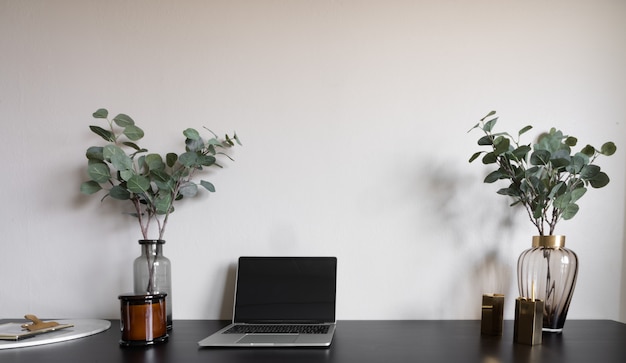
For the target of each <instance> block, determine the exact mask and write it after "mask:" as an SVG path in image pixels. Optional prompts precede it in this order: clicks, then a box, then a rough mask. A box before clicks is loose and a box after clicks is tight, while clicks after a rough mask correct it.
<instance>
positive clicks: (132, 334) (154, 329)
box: [119, 294, 168, 346]
mask: <svg viewBox="0 0 626 363" xmlns="http://www.w3.org/2000/svg"><path fill="white" fill-rule="evenodd" d="M165 296H166V294H144V295H141V294H140V295H137V294H125V295H120V296H119V299H120V312H121V319H120V330H121V333H122V338H121V340H120V345H121V346H136V345H152V344H158V343H164V342H166V341H167V339H168V335H167V309H166V303H165Z"/></svg>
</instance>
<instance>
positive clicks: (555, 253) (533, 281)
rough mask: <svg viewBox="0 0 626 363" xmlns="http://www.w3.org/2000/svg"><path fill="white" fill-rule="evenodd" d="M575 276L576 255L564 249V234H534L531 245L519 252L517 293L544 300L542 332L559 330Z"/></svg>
mask: <svg viewBox="0 0 626 363" xmlns="http://www.w3.org/2000/svg"><path fill="white" fill-rule="evenodd" d="M577 276H578V256H576V253H574V251H572V250H570V249H568V248H565V236H558V235H550V236H534V237H533V243H532V248H530V249H528V250H525V251H524V252H522V254H521V255H520V257H519V259H518V261H517V279H518V287H519V292H520V296H521V297H526V298H533V297H534V298H535V299H539V300H543V301H544V311H543V331H545V332H555V333H560V332H562V331H563V326H564V324H565V319H566V317H567V311H568V310H569V305H570V302H571V301H572V296H573V295H574V288H575V287H576V277H577Z"/></svg>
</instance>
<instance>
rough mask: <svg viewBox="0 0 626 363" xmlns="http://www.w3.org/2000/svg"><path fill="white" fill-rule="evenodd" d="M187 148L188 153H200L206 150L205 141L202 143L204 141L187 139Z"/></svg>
mask: <svg viewBox="0 0 626 363" xmlns="http://www.w3.org/2000/svg"><path fill="white" fill-rule="evenodd" d="M185 147H186V150H187V151H193V152H196V151H200V150H202V148H204V141H202V139H200V138H199V139H186V140H185Z"/></svg>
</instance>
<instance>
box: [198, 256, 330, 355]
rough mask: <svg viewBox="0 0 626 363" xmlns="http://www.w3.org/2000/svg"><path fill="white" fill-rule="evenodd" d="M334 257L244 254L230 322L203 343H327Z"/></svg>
mask: <svg viewBox="0 0 626 363" xmlns="http://www.w3.org/2000/svg"><path fill="white" fill-rule="evenodd" d="M336 287H337V258H336V257H240V258H239V264H238V266H237V284H236V287H235V306H234V309H233V321H232V324H230V325H228V326H226V327H225V328H223V329H221V330H219V331H218V332H216V333H214V334H212V335H210V336H208V337H206V338H205V339H202V340H201V341H199V342H198V344H199V345H200V346H201V347H211V346H213V347H279V346H286V347H328V346H329V345H330V343H331V341H332V338H333V334H334V333H335V302H336Z"/></svg>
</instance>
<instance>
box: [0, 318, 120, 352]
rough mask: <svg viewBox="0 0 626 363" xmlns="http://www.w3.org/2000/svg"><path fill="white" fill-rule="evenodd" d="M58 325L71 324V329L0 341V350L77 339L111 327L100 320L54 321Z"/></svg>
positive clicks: (107, 322) (106, 322)
mask: <svg viewBox="0 0 626 363" xmlns="http://www.w3.org/2000/svg"><path fill="white" fill-rule="evenodd" d="M55 321H56V322H58V323H59V324H73V325H74V326H73V327H71V328H65V329H61V330H58V331H54V332H50V333H44V334H40V335H35V336H33V337H29V338H26V339H23V340H17V341H12V340H0V349H9V348H23V347H32V346H34V345H43V344H52V343H58V342H64V341H67V340H72V339H78V338H83V337H87V336H90V335H94V334H97V333H100V332H103V331H105V330H107V329H109V328H110V327H111V322H110V321H108V320H100V319H71V320H55Z"/></svg>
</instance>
